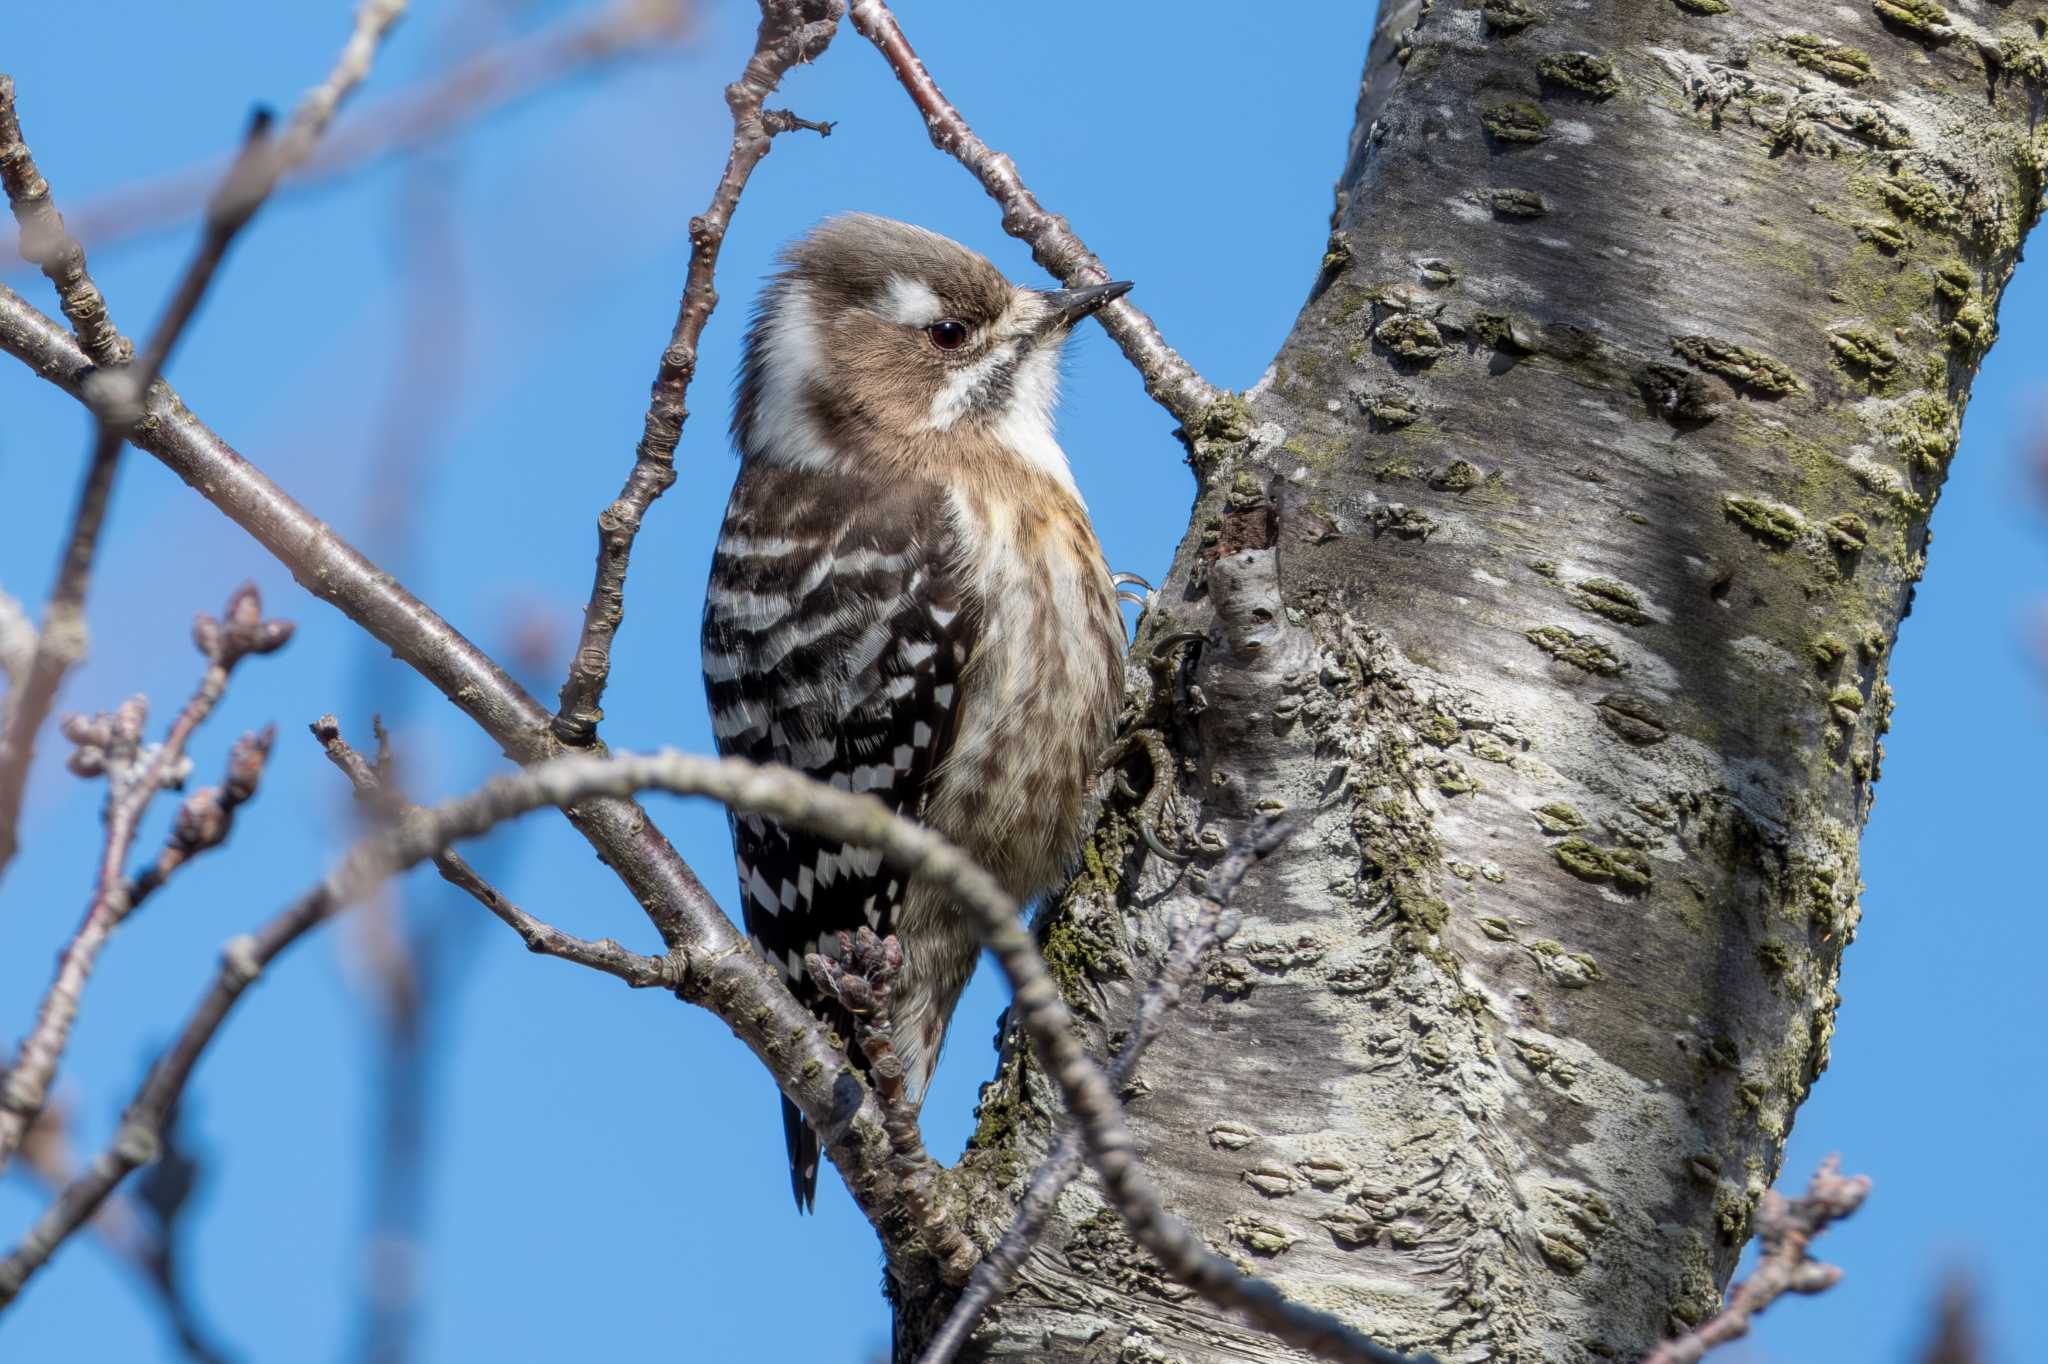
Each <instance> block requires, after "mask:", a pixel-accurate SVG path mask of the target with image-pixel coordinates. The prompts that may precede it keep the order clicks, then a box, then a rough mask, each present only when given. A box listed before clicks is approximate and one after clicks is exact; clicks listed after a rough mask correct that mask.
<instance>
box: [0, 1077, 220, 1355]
mask: <svg viewBox="0 0 2048 1364" xmlns="http://www.w3.org/2000/svg"><path fill="white" fill-rule="evenodd" d="M69 1126H70V1124H69V1118H68V1114H67V1113H66V1112H65V1109H64V1106H63V1105H62V1104H61V1103H54V1102H53V1103H51V1104H49V1105H48V1106H46V1107H45V1108H44V1109H43V1112H42V1115H41V1116H40V1117H39V1118H38V1119H37V1120H36V1122H35V1125H34V1126H32V1127H31V1128H29V1133H28V1138H27V1139H26V1140H25V1141H23V1142H22V1144H21V1166H20V1168H21V1169H22V1170H24V1171H26V1172H27V1173H28V1174H30V1175H32V1176H34V1178H35V1179H36V1181H37V1182H39V1183H41V1184H42V1185H44V1186H45V1187H46V1188H48V1189H49V1190H51V1191H52V1192H54V1191H56V1190H58V1189H61V1188H63V1187H64V1185H65V1184H66V1183H68V1182H69V1181H70V1180H71V1179H72V1178H73V1177H74V1175H75V1174H76V1172H77V1171H76V1165H77V1162H76V1160H75V1158H74V1157H73V1154H72V1151H71V1142H70V1132H69ZM178 1131H179V1124H178V1123H177V1121H176V1120H175V1119H174V1120H173V1123H172V1127H171V1130H170V1132H169V1133H167V1134H166V1136H165V1140H164V1154H163V1157H162V1159H161V1160H160V1161H159V1162H158V1163H157V1165H156V1166H155V1167H154V1168H153V1169H152V1171H151V1173H150V1177H149V1178H147V1179H146V1180H145V1181H144V1182H143V1187H142V1188H141V1189H140V1190H139V1191H138V1193H137V1196H136V1197H134V1198H130V1197H127V1196H126V1195H123V1194H119V1193H116V1194H114V1195H112V1196H111V1197H109V1198H108V1199H107V1201H106V1202H105V1204H103V1205H102V1206H101V1208H100V1210H99V1214H98V1216H96V1217H94V1218H93V1219H92V1229H93V1232H94V1234H95V1235H96V1236H97V1237H98V1238H99V1241H100V1243H101V1244H102V1245H103V1246H105V1247H106V1249H107V1252H108V1253H109V1254H110V1255H112V1256H113V1257H114V1259H115V1260H117V1261H119V1262H120V1263H121V1264H122V1265H124V1266H125V1267H126V1268H127V1269H128V1270H129V1271H130V1272H131V1273H133V1274H134V1275H135V1276H136V1277H137V1278H138V1279H140V1280H141V1281H142V1283H143V1284H144V1285H145V1286H146V1287H147V1288H148V1289H149V1291H150V1293H151V1295H152V1296H153V1297H154V1298H155V1299H156V1300H157V1302H158V1304H159V1305H160V1306H161V1307H162V1308H163V1311H164V1317H165V1319H166V1320H167V1321H168V1322H169V1324H170V1327H171V1330H172V1331H173V1332H175V1333H176V1335H177V1337H178V1347H179V1348H180V1349H181V1350H183V1351H184V1354H185V1357H186V1358H187V1359H189V1360H191V1361H192V1362H193V1364H228V1361H229V1360H230V1359H231V1358H232V1356H231V1355H230V1354H229V1353H228V1352H227V1351H226V1350H225V1349H224V1348H223V1347H222V1346H220V1345H218V1344H216V1343H215V1342H214V1340H213V1333H212V1332H211V1331H209V1330H208V1329H207V1328H206V1325H205V1323H204V1322H203V1321H202V1320H201V1318H200V1315H199V1309H198V1306H197V1304H195V1303H194V1302H193V1301H192V1297H191V1295H190V1294H189V1293H187V1292H186V1290H185V1280H184V1276H183V1274H182V1273H181V1272H180V1271H181V1268H182V1265H183V1260H182V1257H181V1256H180V1254H179V1243H180V1241H181V1239H182V1238H181V1232H182V1231H183V1229H184V1227H185V1220H184V1216H183V1214H184V1211H185V1209H186V1208H187V1207H189V1206H190V1199H191V1194H192V1190H193V1189H194V1187H196V1185H197V1184H198V1182H199V1177H200V1164H199V1162H198V1161H197V1160H196V1159H194V1158H193V1157H192V1156H191V1155H190V1154H189V1153H188V1152H187V1151H186V1150H185V1148H184V1146H183V1144H182V1143H181V1142H179V1140H178Z"/></svg>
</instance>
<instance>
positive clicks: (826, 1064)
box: [0, 284, 879, 1197]
mask: <svg viewBox="0 0 2048 1364" xmlns="http://www.w3.org/2000/svg"><path fill="white" fill-rule="evenodd" d="M0 349H5V350H6V351H7V352H8V353H10V354H12V355H14V356H15V357H16V358H17V359H20V360H21V361H23V363H25V364H26V365H27V366H28V367H29V368H30V369H31V370H32V371H33V372H35V373H37V374H39V375H41V376H42V377H44V378H46V379H48V380H49V381H51V382H52V383H55V384H57V385H59V386H60V387H62V388H64V389H65V390H66V391H67V392H70V393H71V394H73V395H74V396H78V395H79V392H80V386H81V382H82V378H83V376H84V375H85V374H87V373H89V372H90V361H89V360H88V359H87V358H86V356H85V355H84V353H83V352H81V351H80V350H79V349H78V347H77V345H76V344H75V343H74V342H73V341H72V340H71V338H70V337H69V336H68V335H67V334H66V333H65V331H64V329H63V328H62V327H61V326H59V325H58V324H57V323H56V322H54V321H53V320H52V319H50V318H48V317H46V316H44V315H43V314H42V313H41V312H39V311H38V310H37V309H36V308H34V307H33V306H31V305H30V304H29V303H27V302H26V301H25V300H23V299H22V297H21V296H20V295H19V294H16V293H15V292H14V291H13V290H11V289H9V288H7V286H5V285H4V284H0ZM146 403H147V407H148V412H149V419H148V420H147V421H146V422H145V423H144V424H143V425H142V426H141V427H140V428H138V430H137V432H136V444H137V445H138V446H139V447H140V448H142V449H144V450H147V451H149V452H150V453H151V454H152V455H154V456H156V457H157V458H158V459H159V460H161V461H162V462H163V463H164V465H165V466H166V467H168V468H169V469H170V470H171V471H172V472H174V473H176V474H177V475H178V476H179V477H180V478H182V479H184V480H185V482H186V483H188V484H189V485H191V486H192V487H193V488H195V489H196V490H198V491H199V493H200V494H201V495H202V496H204V497H205V498H206V499H207V500H208V501H210V502H212V503H213V504H214V505H215V506H217V507H219V508H220V509H221V511H222V512H223V513H225V514H226V515H227V516H228V517H229V518H230V519H231V520H233V521H234V522H235V523H236V524H237V525H239V526H241V527H242V528H243V529H244V530H246V531H247V532H248V533H249V534H250V535H252V536H253V537H255V539H256V540H257V541H258V542H259V543H261V544H262V545H263V546H264V548H266V549H268V550H269V551H270V552H271V553H272V554H273V555H275V556H276V557H277V559H278V560H279V561H280V562H281V563H283V564H284V565H285V566H286V567H287V568H289V569H290V570H291V572H292V576H293V577H294V578H295V579H297V580H298V582H299V583H300V584H301V585H302V586H304V587H305V588H306V589H307V590H308V591H310V592H312V593H314V594H315V595H316V596H319V597H320V598H322V599H323V600H325V601H327V602H329V603H330V604H332V605H333V606H334V607H335V608H336V609H338V610H340V611H341V612H342V613H343V614H344V615H346V616H347V617H348V618H349V619H350V620H351V621H353V622H354V623H355V624H357V625H359V626H361V627H362V628H363V629H364V630H365V631H366V632H367V633H368V634H369V635H370V636H371V637H372V638H373V639H375V640H377V641H378V642H379V643H380V644H382V645H384V646H385V647H386V648H387V649H389V650H390V651H391V652H392V654H393V655H394V656H395V657H397V658H398V659H399V660H401V661H402V662H404V663H406V664H407V665H408V666H410V667H411V668H413V669H414V670H415V671H416V672H418V673H419V674H420V675H421V676H422V677H424V678H425V679H426V680H427V681H428V682H430V683H432V684H433V685H434V686H435V687H436V688H437V689H439V690H440V692H441V694H442V695H444V696H446V697H447V698H448V699H449V700H450V701H452V702H454V703H455V705H456V706H457V707H458V708H460V709H461V710H462V712H463V713H464V714H466V715H468V716H469V717H470V718H471V719H473V720H474V721H476V723H477V724H478V725H479V726H480V727H481V728H482V729H483V730H484V732H485V733H487V734H489V735H490V736H491V737H492V738H493V739H495V740H496V741H497V742H498V743H499V745H500V746H502V747H503V749H504V750H505V753H506V755H507V756H508V757H510V758H512V759H513V760H514V761H516V762H522V763H533V762H540V761H543V760H545V759H546V758H548V757H550V756H551V755H553V754H555V753H557V752H559V751H560V749H559V746H558V745H557V744H556V743H555V741H554V739H553V736H552V734H551V733H550V731H549V729H548V720H549V714H548V712H547V710H546V709H545V708H543V707H542V706H541V705H540V703H539V702H537V701H535V700H534V698H533V697H532V696H531V695H529V694H528V693H527V692H526V690H525V689H524V688H522V687H521V686H520V685H519V684H518V683H517V682H516V681H514V680H513V679H512V677H511V676H510V675H508V674H507V673H506V672H505V670H504V669H503V668H502V667H500V666H499V665H498V663H497V662H496V661H495V660H493V659H492V658H491V657H490V656H489V655H487V654H485V653H484V652H483V650H481V649H479V648H477V646H476V645H475V644H474V643H472V642H471V641H470V640H469V639H467V638H465V637H464V636H463V634H462V633H461V632H460V631H458V630H457V629H455V627H453V626H452V625H450V624H449V623H448V622H447V621H445V620H443V619H442V618H441V617H440V616H439V615H438V614H437V613H436V612H435V611H434V609H433V608H432V607H430V606H428V605H427V604H426V603H425V602H423V601H421V600H420V599H419V598H418V597H415V596H413V595H412V594H411V593H410V592H408V591H406V589H405V587H404V586H403V585H402V584H401V583H399V582H398V580H397V579H396V578H394V577H393V576H392V575H391V574H390V573H388V572H386V571H384V569H383V568H381V567H380V566H379V565H377V564H375V563H372V562H371V561H370V560H369V559H368V558H366V557H364V555H363V554H362V553H361V552H360V551H358V550H357V549H356V548H355V547H354V546H352V545H350V544H349V543H348V542H347V541H345V540H343V539H341V538H340V537H339V536H337V535H336V534H335V533H334V532H333V530H332V529H331V528H330V527H329V526H327V525H326V523H324V522H323V521H321V520H320V519H319V518H318V517H316V516H314V515H313V514H312V513H311V512H309V511H307V510H306V509H305V508H304V507H303V506H301V505H299V504H298V503H297V502H295V501H294V500H293V499H292V498H291V496H290V495H289V494H287V493H286V492H285V491H284V490H283V489H282V488H279V487H278V486H277V485H276V484H275V483H273V482H272V481H271V480H270V479H268V478H266V477H265V476H264V474H263V472H262V471H261V470H259V469H257V468H256V467H255V466H254V465H252V464H250V463H249V462H248V461H247V460H245V459H243V458H242V456H241V455H240V454H238V453H236V452H235V450H234V449H233V448H231V447H230V446H228V445H227V444H226V443H225V442H224V441H222V440H221V439H220V437H218V436H216V435H215V434H214V433H213V432H212V431H210V430H209V429H207V427H206V426H205V425H204V424H203V423H202V422H200V421H199V420H198V419H197V418H196V417H194V416H193V415H192V413H191V412H190V410H189V409H187V408H186V407H185V406H184V404H183V403H182V402H180V401H179V399H178V397H177V395H176V394H175V393H174V392H172V391H171V390H170V389H169V387H168V386H166V385H161V384H160V385H158V386H157V387H156V388H155V389H153V390H151V392H150V393H149V395H148V396H147V398H146ZM568 814H569V818H570V820H571V822H572V823H573V824H574V825H575V826H576V828H577V829H578V830H579V831H581V832H582V834H583V835H584V837H585V838H587V839H589V840H590V842H591V844H592V846H593V847H595V848H596V850H597V852H598V854H599V855H600V856H601V857H602V858H603V859H604V860H605V862H606V864H607V865H609V866H610V867H611V868H612V869H613V870H614V871H615V872H617V873H618V875H619V876H620V878H621V879H622V880H624V881H625V883H626V886H627V888H628V889H629V890H630V891H631V892H632V893H633V896H634V898H635V900H636V901H637V902H638V903H639V904H640V905H641V906H642V908H643V909H644V910H645V911H646V913H647V916H648V918H649V919H650V920H651V921H652V922H653V923H654V926H655V927H656V929H657V930H659V931H660V933H661V936H662V941H663V942H664V943H665V944H666V945H667V947H668V948H669V949H670V950H671V951H672V952H679V953H683V954H685V955H686V957H687V958H688V959H689V960H691V961H700V960H701V961H707V962H714V963H716V964H717V965H716V970H715V973H713V974H715V975H716V976H717V978H718V982H719V986H720V989H721V992H722V993H721V995H720V997H719V999H718V1000H716V1001H709V1002H711V1003H712V1007H713V1008H714V1009H715V1010H716V1011H717V1012H718V1014H719V1016H720V1017H721V1018H723V1019H724V1020H725V1021H726V1022H727V1023H730V1024H731V1025H732V1026H733V1028H734V1030H735V1031H736V1032H737V1033H738V1034H739V1036H740V1037H741V1038H742V1039H743V1040H745V1042H746V1043H747V1045H748V1046H749V1047H750V1048H752V1049H753V1050H754V1052H755V1054H756V1055H759V1056H761V1057H763V1058H764V1059H768V1058H769V1057H770V1056H771V1055H772V1056H775V1057H784V1058H786V1057H790V1056H791V1055H792V1054H793V1053H792V1051H791V1049H790V1048H789V1047H787V1046H786V1045H785V1042H784V1039H786V1038H787V1037H789V1036H790V1035H792V1034H793V1033H803V1032H804V1030H805V1029H806V1028H808V1027H809V1026H810V1025H811V1023H812V1022H813V1021H814V1020H812V1018H811V1016H810V1014H809V1012H808V1011H807V1010H805V1009H804V1008H803V1006H802V1005H800V1004H798V1003H797V1002H796V1000H795V999H794V997H792V996H791V995H790V993H789V991H788V989H787V988H786V987H785V986H784V985H783V984H782V982H781V980H780V979H779V978H778V977H777V976H776V975H775V973H774V971H773V969H772V968H771V967H769V966H768V965H767V963H765V962H763V961H761V960H760V959H759V956H758V954H756V953H754V952H753V951H752V949H751V947H750V946H749V945H748V943H747V941H746V940H745V939H744V938H743V937H741V936H740V935H739V933H738V931H737V930H735V929H734V928H733V926H732V921H731V920H730V919H728V918H727V917H726V916H725V913H724V911H723V910H721V909H720V908H719V907H718V904H717V902H716V901H715V900H713V899H712V898H711V895H710V893H709V892H707V891H706V890H705V889H704V886H703V883H702V882H700V881H699V880H698V879H697V876H696V873H694V872H693V871H691V869H690V867H689V865H688V864H687V863H685V862H684V861H683V860H682V858H681V857H679V856H678V855H677V854H676V851H675V849H674V847H673V846H671V845H670V843H669V841H668V839H667V838H666V837H664V836H663V835H662V833H661V831H660V829H659V828H658V827H657V826H656V825H655V823H654V821H653V820H652V819H650V818H649V817H648V814H647V812H646V811H645V810H644V809H642V808H641V807H640V806H639V805H638V804H637V803H635V802H634V801H632V800H628V799H620V798H611V797H594V798H592V799H590V800H587V801H585V802H583V803H581V804H579V805H578V806H576V807H575V808H574V809H572V810H570V811H569V812H568ZM689 984H690V989H691V991H692V995H691V997H692V998H693V1000H696V1001H697V1002H707V1001H706V1000H705V998H704V996H703V995H702V994H701V993H698V991H699V990H700V988H701V987H702V986H704V984H705V982H704V981H703V980H702V979H701V978H700V980H699V981H696V982H690V983H689ZM798 1051H799V1052H800V1054H799V1055H797V1056H796V1060H795V1061H794V1063H793V1064H802V1063H803V1062H805V1061H815V1062H816V1063H817V1064H818V1065H819V1066H820V1067H822V1068H827V1070H828V1071H829V1072H832V1073H836V1068H837V1065H842V1064H843V1063H844V1059H845V1058H844V1057H843V1056H842V1055H838V1054H837V1053H836V1052H835V1051H834V1050H833V1049H832V1048H830V1047H828V1046H826V1045H825V1044H824V1043H823V1042H822V1041H817V1042H815V1044H814V1045H812V1046H810V1047H808V1048H799V1049H798ZM777 1064H778V1065H779V1064H780V1063H779V1062H778V1063H777ZM876 1135H878V1136H879V1129H877V1131H876ZM849 1158H850V1156H849ZM843 1168H845V1167H844V1166H842V1169H843ZM853 1183H854V1186H855V1188H856V1197H862V1196H863V1194H862V1193H861V1190H863V1189H864V1188H865V1187H866V1184H865V1182H864V1180H863V1178H862V1177H860V1176H858V1175H856V1176H855V1177H854V1179H853Z"/></svg>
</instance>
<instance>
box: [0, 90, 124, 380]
mask: <svg viewBox="0 0 2048 1364" xmlns="http://www.w3.org/2000/svg"><path fill="white" fill-rule="evenodd" d="M0 187H4V188H5V189H6V191H7V204H8V207H10V208H11V209H13V210H14V221H15V222H16V224H18V226H19V231H20V236H19V237H18V239H17V240H16V242H15V245H16V247H17V248H18V249H19V250H20V251H21V258H22V259H23V260H25V261H27V262H28V263H29V264H31V265H33V266H35V267H36V268H37V269H39V270H41V271H42V272H43V277H44V278H45V279H48V280H49V281H50V283H52V284H54V285H55V286H57V304H58V306H59V307H60V308H61V309H63V312H64V317H65V319H66V320H67V321H69V322H70V323H71V334H72V335H73V336H76V337H77V338H78V344H79V345H80V346H81V347H82V348H83V349H84V350H85V353H86V354H87V355H90V356H91V357H92V360H93V363H94V364H96V365H102V366H106V365H119V364H124V363H126V362H127V360H128V357H129V356H130V355H132V354H133V353H134V352H133V351H132V350H131V348H130V347H129V345H128V339H127V338H126V337H124V336H122V335H121V333H120V331H119V329H117V328H116V327H115V326H114V320H113V318H111V317H109V316H108V315H107V300H106V297H105V296H104V295H103V294H101V293H100V287H99V285H97V284H95V283H93V278H92V274H91V272H90V271H89V270H88V269H87V268H86V263H85V248H84V247H82V246H80V245H79V244H78V239H77V238H76V237H74V236H72V235H71V233H70V232H69V231H68V230H66V228H65V226H64V216H63V215H62V214H60V213H59V212H57V206H56V205H55V204H54V203H52V202H51V200H50V182H49V181H47V180H45V179H44V178H43V174H42V172H41V171H39V170H37V169H36V160H35V157H34V155H32V154H31V153H30V151H29V149H28V144H27V143H26V142H24V141H23V140H22V136H21V119H20V118H19V116H18V115H17V114H16V113H15V109H14V78H13V77H12V76H7V75H0Z"/></svg>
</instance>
